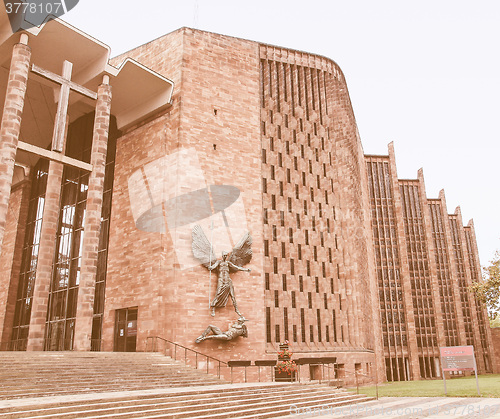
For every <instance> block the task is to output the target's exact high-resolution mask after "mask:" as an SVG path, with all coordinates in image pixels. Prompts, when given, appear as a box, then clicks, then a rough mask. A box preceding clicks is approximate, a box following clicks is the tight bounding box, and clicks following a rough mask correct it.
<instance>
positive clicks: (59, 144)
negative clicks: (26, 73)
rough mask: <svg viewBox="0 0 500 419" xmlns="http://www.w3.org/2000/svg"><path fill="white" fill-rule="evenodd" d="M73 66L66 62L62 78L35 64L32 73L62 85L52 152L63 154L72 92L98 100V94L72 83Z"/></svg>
mask: <svg viewBox="0 0 500 419" xmlns="http://www.w3.org/2000/svg"><path fill="white" fill-rule="evenodd" d="M72 70H73V64H72V63H70V62H69V61H66V60H65V61H64V64H63V72H62V76H59V75H58V74H54V73H52V72H50V71H48V70H44V69H42V68H40V67H38V66H36V65H35V64H33V65H32V67H31V71H33V72H34V73H36V74H38V75H40V76H42V77H44V78H46V79H48V80H52V81H53V82H55V83H58V84H60V85H61V91H60V92H59V102H58V104H57V114H56V119H55V122H54V134H53V135H52V150H53V151H57V152H59V153H62V151H63V149H64V143H65V136H66V119H67V116H68V104H69V93H70V90H74V91H75V92H78V93H80V94H82V95H84V96H87V97H89V98H91V99H94V100H96V99H97V93H94V92H93V91H91V90H89V89H87V88H85V87H83V86H80V85H79V84H76V83H75V82H73V81H71V72H72Z"/></svg>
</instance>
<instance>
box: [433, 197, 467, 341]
mask: <svg viewBox="0 0 500 419" xmlns="http://www.w3.org/2000/svg"><path fill="white" fill-rule="evenodd" d="M439 199H440V200H441V215H442V217H443V227H444V231H445V234H446V250H447V253H448V261H449V269H450V285H451V288H452V292H453V305H454V307H455V312H456V315H457V332H458V343H459V345H461V346H464V345H466V344H467V339H466V336H465V322H464V313H463V311H462V305H461V302H460V288H459V284H458V279H459V278H458V272H457V267H456V266H457V265H456V263H457V262H456V256H455V255H454V252H453V240H452V238H451V231H450V220H449V217H448V210H447V207H446V198H445V194H444V190H443V189H441V190H440V191H439Z"/></svg>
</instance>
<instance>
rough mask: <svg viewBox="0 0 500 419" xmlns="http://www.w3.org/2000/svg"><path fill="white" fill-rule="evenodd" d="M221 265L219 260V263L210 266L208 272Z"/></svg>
mask: <svg viewBox="0 0 500 419" xmlns="http://www.w3.org/2000/svg"><path fill="white" fill-rule="evenodd" d="M219 264H220V260H218V261H217V262H215V263H214V264H213V265H212V266H209V267H208V270H209V271H213V270H214V269H215V268H217V266H219Z"/></svg>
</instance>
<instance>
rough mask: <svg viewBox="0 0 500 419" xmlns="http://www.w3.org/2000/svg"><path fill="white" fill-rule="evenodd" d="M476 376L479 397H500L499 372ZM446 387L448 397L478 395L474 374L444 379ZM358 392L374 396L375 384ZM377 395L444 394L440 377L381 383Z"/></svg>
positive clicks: (419, 395)
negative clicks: (438, 378) (437, 378)
mask: <svg viewBox="0 0 500 419" xmlns="http://www.w3.org/2000/svg"><path fill="white" fill-rule="evenodd" d="M478 378H479V390H480V392H481V397H500V374H488V375H480V376H478ZM446 388H447V390H448V396H449V397H478V395H477V389H476V378H475V377H474V376H472V377H461V378H453V379H449V380H446ZM350 390H352V389H350ZM354 391H356V389H354ZM359 392H360V393H362V394H366V395H368V396H375V386H369V387H360V388H359ZM378 395H379V397H444V395H445V394H444V384H443V380H442V379H441V380H422V381H398V382H391V383H386V384H381V385H379V386H378Z"/></svg>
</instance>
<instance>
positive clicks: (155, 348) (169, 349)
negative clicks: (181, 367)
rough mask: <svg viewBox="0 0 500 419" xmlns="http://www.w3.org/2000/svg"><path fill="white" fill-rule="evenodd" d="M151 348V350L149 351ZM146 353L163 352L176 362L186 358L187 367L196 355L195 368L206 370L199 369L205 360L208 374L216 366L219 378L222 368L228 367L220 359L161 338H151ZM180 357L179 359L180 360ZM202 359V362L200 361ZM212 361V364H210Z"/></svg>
mask: <svg viewBox="0 0 500 419" xmlns="http://www.w3.org/2000/svg"><path fill="white" fill-rule="evenodd" d="M159 342H160V344H163V345H164V346H165V347H164V349H163V351H160V350H159ZM150 346H151V349H149V348H150ZM146 352H163V353H164V354H165V355H169V356H170V357H172V358H174V359H175V360H177V359H179V360H181V359H182V358H184V363H185V364H186V365H190V363H192V362H193V355H194V367H195V368H196V369H202V368H203V369H205V367H202V368H199V365H200V363H201V364H202V363H203V359H204V360H205V362H206V373H207V374H210V364H211V363H212V366H216V371H217V373H216V375H217V377H218V378H220V377H221V367H222V366H226V367H228V364H227V363H226V362H224V361H221V360H220V359H217V358H214V357H213V356H210V355H205V354H202V353H201V352H198V351H195V350H194V349H191V348H187V347H186V346H183V345H179V344H178V343H175V342H172V341H170V340H168V339H165V338H162V337H160V336H149V337H148V338H147V341H146ZM182 352H184V356H182ZM178 354H179V355H178ZM178 356H179V358H178ZM200 359H201V360H200ZM210 361H212V362H210Z"/></svg>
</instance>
